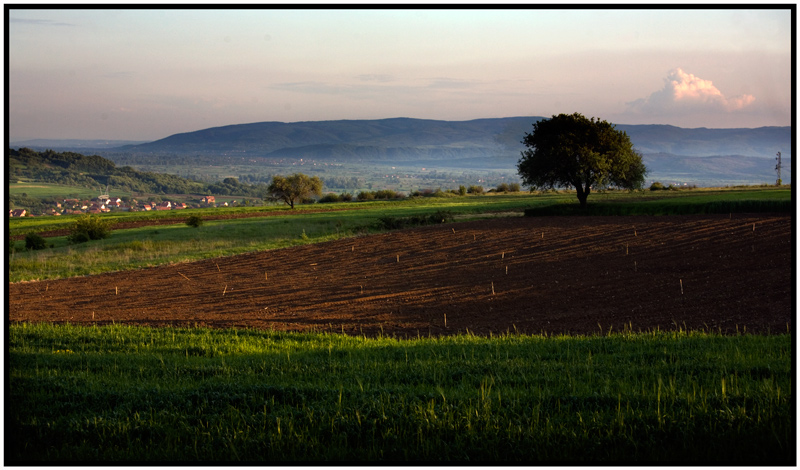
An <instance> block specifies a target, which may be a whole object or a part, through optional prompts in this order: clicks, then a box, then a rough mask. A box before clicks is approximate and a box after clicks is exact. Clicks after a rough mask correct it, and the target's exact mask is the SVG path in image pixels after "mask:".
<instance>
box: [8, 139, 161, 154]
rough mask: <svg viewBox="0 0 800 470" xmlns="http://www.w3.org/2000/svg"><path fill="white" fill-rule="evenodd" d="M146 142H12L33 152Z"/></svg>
mask: <svg viewBox="0 0 800 470" xmlns="http://www.w3.org/2000/svg"><path fill="white" fill-rule="evenodd" d="M146 142H147V141H144V140H102V139H93V140H84V139H31V140H23V141H19V142H11V143H10V144H9V147H11V148H25V147H27V148H29V149H33V150H47V149H52V150H58V151H62V152H63V151H65V150H102V149H109V148H115V147H120V146H124V145H138V144H144V143H146Z"/></svg>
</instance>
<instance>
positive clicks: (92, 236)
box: [67, 214, 112, 243]
mask: <svg viewBox="0 0 800 470" xmlns="http://www.w3.org/2000/svg"><path fill="white" fill-rule="evenodd" d="M111 225H112V223H111V221H110V220H103V219H102V218H100V216H92V215H90V214H86V215H83V216H81V217H79V218H78V220H76V221H75V225H74V226H73V228H72V232H71V233H70V234H69V235H68V236H67V239H68V240H69V241H70V242H72V243H83V242H88V241H89V240H101V239H103V238H108V236H109V235H111Z"/></svg>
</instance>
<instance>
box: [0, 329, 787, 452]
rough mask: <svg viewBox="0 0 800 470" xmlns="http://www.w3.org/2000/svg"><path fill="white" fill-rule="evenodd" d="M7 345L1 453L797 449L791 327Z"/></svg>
mask: <svg viewBox="0 0 800 470" xmlns="http://www.w3.org/2000/svg"><path fill="white" fill-rule="evenodd" d="M8 351H9V359H10V362H9V369H10V381H9V388H8V390H7V392H8V394H9V395H8V396H7V400H8V401H7V405H8V406H7V408H6V425H7V428H6V430H7V438H8V439H10V440H11V441H10V444H11V445H7V446H6V463H9V462H10V461H16V460H23V461H30V462H46V461H59V462H69V461H94V462H99V461H118V462H126V461H127V462H130V461H148V462H170V461H189V460H192V461H193V460H200V461H207V462H212V461H231V462H236V461H258V462H282V461H306V462H309V461H310V462H315V461H316V462H322V461H325V462H335V461H386V462H388V461H402V462H451V463H458V462H460V463H468V462H504V461H510V462H553V463H560V462H574V463H581V462H583V463H592V462H630V463H643V462H652V463H661V464H666V463H694V464H697V463H701V462H702V463H705V464H712V463H716V464H721V463H734V462H735V463H737V464H743V463H746V464H760V465H766V464H770V463H783V464H787V463H791V462H792V461H793V460H794V458H795V449H796V447H795V444H796V443H795V436H794V432H795V429H794V419H793V417H794V415H793V403H794V400H793V391H792V345H791V337H790V336H789V335H787V334H783V335H771V336H755V335H741V336H721V335H716V334H707V333H687V332H672V333H664V332H650V333H636V334H634V333H619V334H613V335H611V336H589V337H566V336H556V337H542V336H524V335H515V334H513V333H511V334H507V335H502V336H499V337H494V338H480V337H475V336H469V335H462V336H456V337H445V338H419V339H413V340H397V339H392V338H385V337H384V338H376V339H366V338H363V337H348V336H343V335H338V334H330V333H319V334H297V333H277V332H270V331H253V330H208V329H173V328H154V329H150V328H143V327H128V326H119V325H114V326H105V327H77V326H52V325H44V324H39V325H29V324H15V325H11V326H10V328H9V350H8ZM9 428H10V429H13V432H9V430H10V429H9Z"/></svg>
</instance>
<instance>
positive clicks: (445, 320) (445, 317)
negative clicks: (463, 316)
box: [444, 313, 447, 328]
mask: <svg viewBox="0 0 800 470" xmlns="http://www.w3.org/2000/svg"><path fill="white" fill-rule="evenodd" d="M444 327H445V328H447V314H446V313H445V314H444Z"/></svg>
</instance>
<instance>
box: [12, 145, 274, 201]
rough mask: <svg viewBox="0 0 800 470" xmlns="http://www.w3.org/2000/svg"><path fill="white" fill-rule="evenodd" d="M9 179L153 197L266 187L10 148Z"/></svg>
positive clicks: (249, 192) (254, 193) (244, 192)
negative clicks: (187, 177)
mask: <svg viewBox="0 0 800 470" xmlns="http://www.w3.org/2000/svg"><path fill="white" fill-rule="evenodd" d="M6 162H7V163H8V170H9V174H8V178H9V180H12V181H13V180H25V181H39V182H45V183H54V184H62V185H66V186H82V187H86V188H99V189H101V190H102V188H103V186H109V187H111V188H113V189H115V190H118V191H125V192H129V191H135V192H143V193H152V194H213V195H241V196H251V197H261V196H262V195H263V194H264V192H265V191H266V185H263V184H260V185H249V184H242V183H239V182H238V181H237V180H236V179H235V178H226V179H224V180H223V181H221V182H216V183H210V184H209V183H203V182H199V181H192V180H188V179H185V178H181V177H179V176H176V175H169V174H163V173H152V172H146V171H138V170H135V169H133V168H131V167H129V166H124V167H122V168H118V167H117V166H116V164H114V162H112V161H111V160H108V159H106V158H103V157H101V156H99V155H88V156H87V155H82V154H79V153H74V152H61V153H59V152H54V151H52V150H47V151H44V152H37V151H35V150H32V149H30V148H21V149H19V150H14V149H9V150H8V153H7V154H6Z"/></svg>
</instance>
